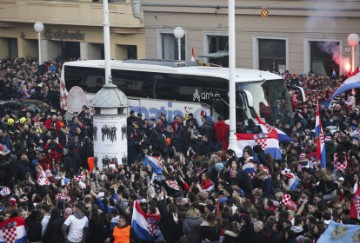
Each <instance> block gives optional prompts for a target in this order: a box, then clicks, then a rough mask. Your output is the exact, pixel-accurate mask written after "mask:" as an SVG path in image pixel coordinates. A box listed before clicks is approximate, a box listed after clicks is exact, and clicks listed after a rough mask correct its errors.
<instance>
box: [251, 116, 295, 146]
mask: <svg viewBox="0 0 360 243" xmlns="http://www.w3.org/2000/svg"><path fill="white" fill-rule="evenodd" d="M256 120H257V122H258V123H259V126H260V128H261V131H262V132H263V133H265V134H267V133H272V132H274V131H275V132H277V134H278V140H279V142H290V141H294V139H292V138H291V137H289V136H288V135H286V133H284V132H283V131H281V130H280V129H278V128H276V127H273V126H270V125H269V124H267V123H266V122H264V121H263V120H262V119H261V118H260V117H258V116H257V117H256Z"/></svg>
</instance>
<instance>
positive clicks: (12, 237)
mask: <svg viewBox="0 0 360 243" xmlns="http://www.w3.org/2000/svg"><path fill="white" fill-rule="evenodd" d="M1 231H2V233H3V238H4V239H5V240H6V243H15V241H16V238H17V232H16V223H15V222H11V223H9V224H7V225H6V226H5V227H3V228H2V229H1Z"/></svg>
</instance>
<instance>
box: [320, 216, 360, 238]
mask: <svg viewBox="0 0 360 243" xmlns="http://www.w3.org/2000/svg"><path fill="white" fill-rule="evenodd" d="M316 242H317V243H329V242H332V243H344V242H360V225H351V224H339V223H335V222H334V221H330V223H329V225H328V227H327V228H326V230H325V232H324V233H322V235H321V236H320V238H319V239H318V240H317V241H316Z"/></svg>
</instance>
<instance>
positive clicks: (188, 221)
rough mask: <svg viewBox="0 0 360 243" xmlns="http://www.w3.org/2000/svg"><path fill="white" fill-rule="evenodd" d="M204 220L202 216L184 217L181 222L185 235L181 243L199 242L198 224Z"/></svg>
mask: <svg viewBox="0 0 360 243" xmlns="http://www.w3.org/2000/svg"><path fill="white" fill-rule="evenodd" d="M203 222H204V219H203V218H202V217H195V218H193V217H186V218H185V220H184V224H183V233H184V235H185V237H184V239H183V241H182V242H183V243H200V242H201V240H200V225H201V224H202V223H203Z"/></svg>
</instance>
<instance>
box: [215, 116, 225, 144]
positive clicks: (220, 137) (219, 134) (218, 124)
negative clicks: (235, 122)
mask: <svg viewBox="0 0 360 243" xmlns="http://www.w3.org/2000/svg"><path fill="white" fill-rule="evenodd" d="M225 125H226V124H225V122H224V121H218V122H216V123H215V125H214V130H215V135H216V142H220V143H221V142H222V141H223V133H222V130H223V129H224V127H225Z"/></svg>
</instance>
